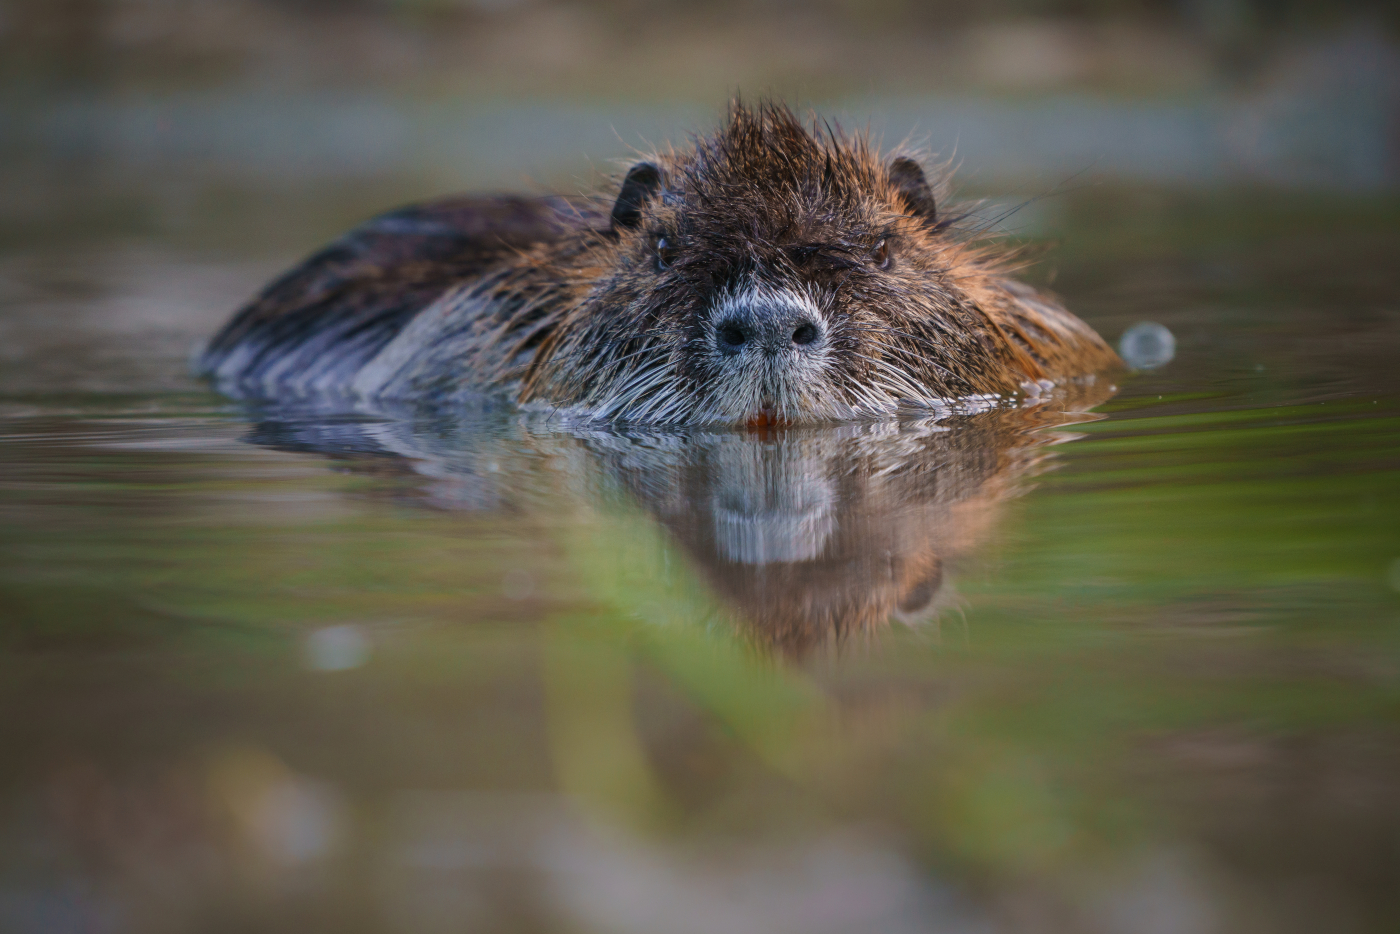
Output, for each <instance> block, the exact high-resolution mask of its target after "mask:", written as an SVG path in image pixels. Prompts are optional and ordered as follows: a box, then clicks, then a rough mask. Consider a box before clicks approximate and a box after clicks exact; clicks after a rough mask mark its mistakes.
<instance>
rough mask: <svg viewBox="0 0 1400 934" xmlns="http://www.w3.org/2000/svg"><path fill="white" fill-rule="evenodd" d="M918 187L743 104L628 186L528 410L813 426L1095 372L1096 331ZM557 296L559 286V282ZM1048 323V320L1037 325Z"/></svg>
mask: <svg viewBox="0 0 1400 934" xmlns="http://www.w3.org/2000/svg"><path fill="white" fill-rule="evenodd" d="M938 201H939V199H938V198H937V197H936V196H935V192H934V188H933V186H931V185H930V183H929V181H928V179H927V178H926V176H925V174H924V171H923V169H922V168H921V167H920V166H919V164H918V163H917V162H915V161H914V160H913V159H911V158H908V157H906V156H893V157H883V156H881V155H880V154H879V153H877V152H876V151H875V149H874V148H873V146H872V145H871V144H870V142H869V141H868V140H867V139H866V138H865V137H862V136H847V135H844V134H842V133H840V132H839V131H834V130H832V129H831V128H830V127H828V126H824V125H820V126H819V125H813V126H812V127H807V126H804V125H803V124H802V123H801V122H800V121H799V120H798V119H797V118H796V117H795V116H794V115H793V114H792V113H791V112H790V111H789V110H787V109H786V108H785V107H782V106H780V105H772V104H765V105H762V106H759V107H757V108H754V109H750V108H747V107H743V106H739V105H736V106H734V107H733V108H732V110H731V112H730V116H729V120H728V122H727V124H726V125H725V126H724V127H723V128H722V129H720V130H719V131H718V132H717V133H715V134H714V135H712V136H709V137H704V138H699V139H697V140H696V141H695V143H694V146H693V147H692V148H691V149H689V150H687V151H679V152H669V153H666V154H661V155H656V156H652V157H650V158H647V159H645V160H644V161H641V162H639V163H637V164H636V165H634V166H633V167H632V168H631V170H630V171H628V173H627V175H626V178H625V179H624V181H623V183H622V185H621V188H620V191H619V194H618V196H617V199H616V202H615V204H614V206H613V209H612V212H611V218H610V229H609V230H608V231H607V232H606V233H605V234H604V235H602V236H600V237H599V238H598V241H597V242H596V243H595V244H594V245H593V246H592V247H591V248H588V249H584V250H581V251H580V252H579V253H578V254H577V255H576V257H575V260H574V263H575V266H576V267H577V268H576V270H574V272H573V275H572V278H573V280H574V281H576V282H582V283H583V284H584V287H582V288H579V289H578V291H577V292H576V299H575V300H574V301H573V302H572V303H571V306H570V307H568V308H566V309H564V310H562V312H561V314H560V316H559V318H558V321H557V324H556V326H555V327H554V328H553V330H552V333H551V334H550V335H549V337H548V338H547V339H546V340H545V341H544V342H543V344H542V345H541V346H540V347H539V349H538V352H537V353H536V354H535V356H534V359H533V362H532V364H531V366H530V368H529V370H528V372H527V374H526V377H525V381H524V387H523V391H522V401H525V402H530V401H541V402H548V403H550V404H551V405H560V404H563V405H566V406H577V407H579V408H581V409H584V410H587V411H588V412H589V413H590V414H592V415H593V416H596V417H601V418H607V419H618V420H628V421H632V420H635V421H646V422H653V423H655V422H663V423H664V422H672V423H674V422H686V423H696V422H718V423H728V424H749V425H754V424H767V423H811V422H820V421H834V420H846V419H852V418H862V417H871V416H883V415H890V414H893V413H895V412H898V411H901V410H906V409H920V408H923V409H930V408H931V409H940V408H942V407H944V406H946V405H947V403H949V402H950V401H953V400H959V399H967V398H968V397H979V396H987V395H1005V394H1011V393H1015V392H1016V391H1017V389H1018V387H1020V386H1021V385H1022V384H1025V383H1027V382H1028V381H1030V382H1035V381H1037V380H1044V379H1046V378H1057V377H1059V376H1063V375H1070V374H1071V373H1083V372H1092V371H1093V370H1094V369H1098V368H1101V367H1102V366H1103V365H1104V364H1107V363H1109V362H1111V360H1112V358H1113V354H1112V351H1110V350H1109V349H1108V348H1107V347H1106V346H1104V345H1103V342H1102V341H1101V340H1099V339H1098V337H1097V335H1094V334H1093V332H1092V331H1091V330H1089V329H1088V328H1087V326H1084V325H1083V324H1082V323H1080V322H1079V321H1078V320H1077V319H1074V318H1073V316H1071V315H1069V314H1068V313H1067V312H1064V311H1062V310H1060V309H1058V308H1056V307H1055V306H1053V305H1051V304H1049V303H1046V302H1044V301H1043V300H1042V299H1040V298H1039V297H1038V296H1035V294H1034V293H1032V292H1030V290H1029V289H1026V288H1025V287H1024V286H1019V285H1018V284H1015V283H1010V282H1008V281H1007V280H1005V279H1004V278H1003V277H1004V266H1003V264H1000V263H999V262H998V260H999V255H998V254H997V252H996V251H993V250H989V249H987V248H986V247H985V246H982V247H976V246H972V245H969V243H968V242H967V239H966V237H964V236H961V235H960V234H959V233H958V232H957V230H956V227H957V225H956V224H954V223H953V222H952V221H953V218H952V217H951V216H949V215H945V214H943V213H942V212H941V211H940V209H939V206H938ZM566 278H569V277H567V276H566ZM1047 314H1048V315H1049V316H1050V318H1051V319H1053V320H1050V321H1048V322H1047V321H1045V320H1043V319H1044V317H1045V315H1047Z"/></svg>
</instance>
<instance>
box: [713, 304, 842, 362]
mask: <svg viewBox="0 0 1400 934" xmlns="http://www.w3.org/2000/svg"><path fill="white" fill-rule="evenodd" d="M821 337H822V327H821V325H820V324H819V323H817V322H816V321H813V320H812V319H811V318H809V317H807V316H805V315H801V314H793V313H782V312H776V313H775V311H774V310H772V309H755V311H753V312H747V313H740V314H737V315H731V316H729V317H728V318H725V319H724V320H723V321H721V322H720V323H719V325H718V326H717V327H716V328H715V345H716V346H717V347H718V348H719V352H720V353H722V354H725V355H733V354H737V353H739V352H740V351H742V350H743V349H744V348H745V347H746V346H749V345H754V346H757V347H758V348H759V349H760V350H761V351H763V352H764V353H766V354H770V355H777V354H780V353H783V352H785V351H789V350H795V351H798V352H804V351H810V350H813V349H815V347H816V346H817V344H818V342H820V340H821Z"/></svg>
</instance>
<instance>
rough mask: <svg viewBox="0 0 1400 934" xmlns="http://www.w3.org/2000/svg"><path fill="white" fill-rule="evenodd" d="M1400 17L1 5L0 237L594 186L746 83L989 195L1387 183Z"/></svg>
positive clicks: (161, 227) (968, 8)
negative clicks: (938, 160) (313, 203)
mask: <svg viewBox="0 0 1400 934" xmlns="http://www.w3.org/2000/svg"><path fill="white" fill-rule="evenodd" d="M1396 23H1397V13H1396V12H1395V9H1394V6H1393V5H1392V4H1387V3H1382V2H1365V0H1353V2H1346V3H1325V2H1313V0H1297V2H1278V3H1275V2H1268V3H1266V2H1259V0H1253V2H1251V0H1181V2H1147V0H1143V2H1132V0H1079V2H1055V0H1040V2H1031V0H1024V2H1023V0H1000V2H994V3H981V4H973V5H969V4H953V3H923V2H914V0H873V2H855V0H820V2H802V3H798V2H783V0H767V2H754V3H739V2H648V3H644V2H621V0H620V2H610V3H607V2H605V3H583V2H577V3H557V2H547V0H341V2H334V0H6V2H5V3H4V4H3V5H0V86H2V87H3V94H0V160H3V164H4V172H3V179H2V180H0V192H2V193H3V194H2V195H0V225H3V226H0V236H3V237H5V238H8V240H9V241H10V242H15V241H17V240H26V239H31V238H33V237H36V236H47V235H53V234H55V233H58V232H63V233H65V234H68V235H72V234H73V233H74V232H75V229H76V230H79V231H95V230H98V229H102V230H105V229H111V228H112V227H114V226H115V227H116V228H119V229H122V230H126V231H130V232H133V233H138V232H139V233H158V232H162V231H166V232H168V231H176V230H179V231H181V232H183V233H186V234H188V233H190V232H191V231H190V230H188V229H187V228H189V227H190V226H191V225H193V226H196V227H199V226H202V225H203V224H204V222H205V221H207V220H208V219H210V218H212V217H217V218H218V225H217V227H218V228H220V229H213V230H204V231H200V232H201V233H203V234H206V235H208V236H211V237H214V238H216V239H217V238H220V237H221V236H224V233H223V232H222V231H223V230H224V229H227V228H229V227H230V226H233V227H236V226H237V225H239V224H242V223H245V222H247V218H248V217H250V216H256V217H257V218H258V221H257V222H256V223H257V227H258V229H259V231H260V232H265V231H266V230H267V226H268V225H266V224H265V223H264V222H263V218H264V214H263V212H264V211H266V210H268V206H267V204H266V203H262V204H256V205H255V203H254V202H255V201H256V199H258V198H259V197H262V198H267V199H270V200H271V202H272V203H273V204H274V205H278V204H280V205H282V206H284V207H287V208H288V209H289V210H288V211H287V213H288V215H289V216H288V217H286V218H284V219H283V223H282V224H281V225H278V227H279V230H278V231H277V232H275V233H273V234H272V236H273V240H272V241H270V242H269V241H266V240H264V239H263V235H262V234H261V233H260V236H259V241H260V242H262V243H264V244H265V245H266V246H269V247H271V246H273V245H274V244H280V245H281V246H283V247H286V248H292V247H297V248H305V247H306V246H308V245H309V243H310V240H314V239H315V238H316V237H321V236H328V235H331V234H333V233H334V232H335V231H336V230H337V229H338V228H339V226H340V225H342V224H343V223H344V222H346V221H347V220H350V219H354V218H357V217H359V216H362V215H363V214H364V213H365V212H367V211H372V210H374V209H377V208H379V207H382V206H385V205H388V204H390V203H392V202H395V201H397V200H402V199H405V198H415V197H424V196H428V195H432V194H435V193H441V192H443V191H448V190H456V189H461V188H491V189H512V190H513V189H526V190H531V189H536V190H538V189H543V188H558V189H564V190H577V189H587V188H590V187H592V186H593V185H595V184H596V183H597V177H596V174H597V173H598V172H600V171H604V172H606V171H613V170H614V169H615V163H614V160H616V159H617V158H619V157H621V156H625V155H626V154H627V152H629V150H630V149H631V148H634V147H636V148H646V147H647V146H650V145H653V144H656V143H660V142H664V141H667V140H674V141H684V138H685V134H686V133H687V132H691V131H694V130H697V129H703V128H705V127H707V126H709V125H710V124H711V123H712V122H713V121H714V120H715V118H716V117H717V116H718V115H719V114H720V113H721V112H722V109H723V107H724V104H725V102H726V101H727V100H728V99H729V98H730V96H731V95H733V94H735V93H736V92H738V93H742V94H745V95H749V96H753V97H756V96H760V95H772V96H777V97H781V98H783V99H785V100H787V101H789V102H790V103H792V104H794V105H796V106H799V107H806V106H811V107H815V108H818V109H819V110H820V111H821V112H822V114H823V115H825V116H829V117H834V118H837V119H839V120H840V121H841V122H842V123H843V124H844V125H845V126H847V127H854V128H860V127H866V126H869V127H870V128H871V129H872V130H873V131H874V132H875V133H876V134H877V135H878V136H880V137H881V138H883V139H885V140H886V141H888V142H889V143H897V142H900V141H903V140H905V139H912V140H914V141H916V142H918V143H920V144H922V145H924V146H925V147H926V148H927V150H928V151H929V152H930V153H932V154H938V155H940V156H942V157H944V158H951V159H953V161H954V163H955V164H957V165H958V166H960V167H961V168H960V171H959V174H958V179H959V183H960V185H961V187H962V189H963V190H966V191H970V192H972V193H975V194H979V195H1001V194H1006V193H1008V192H1011V193H1014V194H1016V195H1018V196H1034V195H1043V194H1047V193H1050V192H1056V191H1059V190H1061V189H1063V188H1065V187H1073V188H1081V187H1083V186H1085V185H1092V184H1098V183H1103V182H1126V183H1133V184H1150V185H1157V186H1167V187H1174V188H1178V189H1180V188H1194V189H1200V188H1210V187H1217V188H1218V187H1221V186H1227V185H1229V186H1240V185H1244V186H1261V187H1270V188H1274V187H1277V188H1293V189H1298V188H1307V189H1327V190H1333V191H1344V192H1375V191H1379V190H1386V189H1391V188H1393V187H1394V186H1395V185H1396V183H1397V181H1400V117H1398V116H1397V114H1400V50H1397V45H1396V33H1395V30H1396ZM350 186H353V190H354V192H355V195H354V197H347V191H348V190H349V189H350ZM137 189H139V190H140V191H141V192H142V194H140V195H138V194H136V193H135V191H136V190H137ZM330 189H333V190H334V193H333V197H332V198H330V199H329V200H330V201H332V202H333V205H331V206H328V208H327V209H328V210H329V216H327V215H326V214H325V213H323V212H308V211H307V210H306V205H307V204H308V203H309V200H310V199H312V197H313V195H315V194H317V193H327V191H328V190H330ZM288 193H290V195H291V196H292V198H293V201H292V202H291V203H290V204H289V203H288V202H287V201H286V196H287V195H288ZM250 199H253V200H250ZM311 216H315V217H316V218H317V219H318V220H317V221H308V220H307V218H309V217H311ZM1019 223H1021V224H1022V227H1021V228H1020V229H1022V230H1030V231H1031V232H1034V227H1035V217H1034V214H1033V212H1032V213H1031V214H1027V215H1026V217H1024V218H1022V219H1020V221H1019ZM302 225H309V226H310V227H311V229H310V230H305V231H297V230H296V229H295V228H297V227H299V226H302ZM278 238H285V239H278Z"/></svg>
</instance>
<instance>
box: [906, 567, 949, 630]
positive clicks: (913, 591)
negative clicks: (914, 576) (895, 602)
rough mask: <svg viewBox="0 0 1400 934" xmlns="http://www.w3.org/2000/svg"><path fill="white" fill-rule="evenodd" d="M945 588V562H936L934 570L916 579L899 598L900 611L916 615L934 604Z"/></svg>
mask: <svg viewBox="0 0 1400 934" xmlns="http://www.w3.org/2000/svg"><path fill="white" fill-rule="evenodd" d="M942 589H943V562H942V561H939V562H937V563H935V564H934V566H933V570H931V571H929V572H928V573H927V574H925V575H924V576H923V577H922V578H921V579H920V580H918V581H916V582H915V584H914V586H913V587H910V588H909V589H908V590H906V591H905V592H904V594H903V595H902V596H901V597H900V598H899V612H900V613H902V614H904V615H905V616H916V615H918V614H919V613H922V612H923V611H925V610H927V609H928V608H929V607H930V606H932V605H933V600H934V598H935V597H937V596H938V592H939V591H940V590H942Z"/></svg>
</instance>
